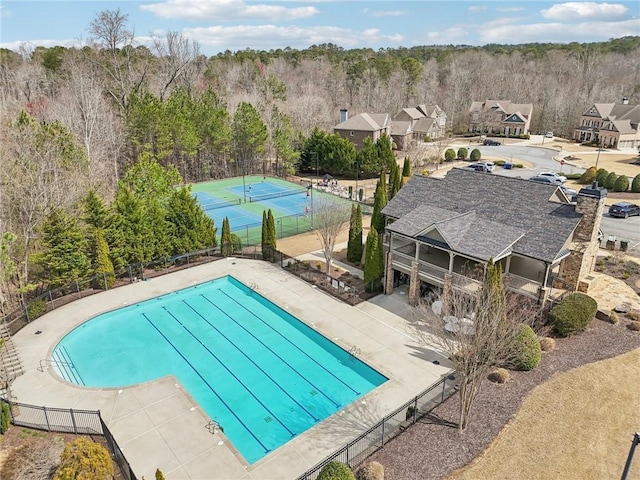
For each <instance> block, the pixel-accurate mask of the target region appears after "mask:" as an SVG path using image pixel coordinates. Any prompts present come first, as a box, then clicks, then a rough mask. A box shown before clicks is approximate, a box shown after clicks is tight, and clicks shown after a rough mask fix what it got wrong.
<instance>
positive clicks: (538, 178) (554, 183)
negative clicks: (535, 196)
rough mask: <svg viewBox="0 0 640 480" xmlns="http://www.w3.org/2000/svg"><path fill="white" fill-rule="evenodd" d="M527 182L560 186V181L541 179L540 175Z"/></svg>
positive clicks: (547, 178)
mask: <svg viewBox="0 0 640 480" xmlns="http://www.w3.org/2000/svg"><path fill="white" fill-rule="evenodd" d="M529 180H531V181H532V182H536V183H545V184H547V185H555V186H556V187H559V186H560V185H562V180H560V179H559V178H554V177H543V176H541V175H538V176H536V177H531V178H530V179H529Z"/></svg>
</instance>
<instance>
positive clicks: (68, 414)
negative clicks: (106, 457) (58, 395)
mask: <svg viewBox="0 0 640 480" xmlns="http://www.w3.org/2000/svg"><path fill="white" fill-rule="evenodd" d="M1 402H4V403H6V404H7V405H9V412H10V415H11V423H12V424H13V425H16V426H20V427H27V428H33V429H36V430H44V431H47V432H60V433H74V434H80V435H83V434H84V435H99V436H101V437H104V439H105V443H106V444H107V448H108V450H109V453H110V454H111V458H112V459H113V460H114V461H115V462H116V463H117V464H118V467H120V471H121V472H122V476H123V477H124V478H125V479H126V480H137V477H136V476H135V474H134V473H133V470H132V469H131V466H130V465H129V462H128V461H127V459H126V458H125V456H124V454H123V453H122V450H121V449H120V447H119V446H118V443H117V442H116V440H115V438H113V434H112V433H111V431H110V430H109V428H108V427H107V425H106V424H105V423H104V421H103V420H102V416H101V415H100V411H99V410H74V409H71V408H51V407H39V406H36V405H28V404H26V403H18V402H12V401H10V400H8V399H0V403H1Z"/></svg>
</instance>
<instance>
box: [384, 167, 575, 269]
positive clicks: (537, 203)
mask: <svg viewBox="0 0 640 480" xmlns="http://www.w3.org/2000/svg"><path fill="white" fill-rule="evenodd" d="M556 189H557V187H554V186H551V185H545V184H539V183H535V182H530V181H527V180H521V179H517V178H510V177H503V176H499V175H492V174H489V173H478V172H474V171H467V170H464V169H457V168H454V169H452V170H451V171H449V173H448V174H447V176H446V177H444V178H443V179H436V178H432V177H423V176H421V175H413V176H412V177H411V179H410V180H409V181H408V182H407V184H406V185H405V186H404V187H403V188H402V189H401V190H400V191H399V192H398V193H397V194H396V195H395V196H394V197H393V199H391V201H389V203H388V204H387V205H386V206H385V208H384V209H383V210H382V213H383V214H384V215H386V216H388V217H391V218H394V219H397V220H396V221H395V222H393V223H391V224H390V225H389V226H388V227H387V228H388V229H389V230H391V231H397V232H398V233H402V234H404V235H408V236H411V237H418V236H419V235H420V233H422V232H424V231H425V230H426V229H428V228H429V227H430V226H433V227H435V228H438V231H439V232H440V234H441V235H442V236H443V237H444V238H446V239H447V241H448V243H449V247H450V248H451V249H452V250H454V251H457V252H460V253H463V254H465V255H470V256H472V257H475V258H480V259H483V260H486V259H487V258H488V257H487V255H489V256H496V255H498V254H499V253H502V252H503V251H504V250H505V249H507V248H511V249H512V250H513V252H515V253H518V254H521V255H525V256H528V257H532V258H536V259H539V260H542V261H544V262H547V263H553V261H554V259H556V258H557V257H558V255H559V253H560V252H561V251H562V250H563V248H564V247H565V244H566V241H567V239H568V238H569V237H570V236H571V235H572V233H573V231H574V229H575V227H576V226H577V225H578V222H579V221H580V219H581V218H582V215H581V214H579V213H576V212H575V207H574V206H573V205H569V204H563V203H556V202H552V201H550V199H551V197H552V196H554V192H555V190H556ZM435 205H438V207H435ZM469 214H473V215H469ZM405 217H406V218H405ZM427 224H429V225H427ZM425 225H427V226H426V227H425ZM465 225H466V229H463V226H465ZM503 247H504V248H503Z"/></svg>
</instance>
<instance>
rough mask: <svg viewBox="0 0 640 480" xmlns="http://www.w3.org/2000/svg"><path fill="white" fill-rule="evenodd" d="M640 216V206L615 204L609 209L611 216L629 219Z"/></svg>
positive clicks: (623, 203)
mask: <svg viewBox="0 0 640 480" xmlns="http://www.w3.org/2000/svg"><path fill="white" fill-rule="evenodd" d="M634 215H640V205H636V204H635V203H629V202H620V203H614V204H613V205H611V206H610V207H609V216H611V217H620V218H627V217H633V216H634Z"/></svg>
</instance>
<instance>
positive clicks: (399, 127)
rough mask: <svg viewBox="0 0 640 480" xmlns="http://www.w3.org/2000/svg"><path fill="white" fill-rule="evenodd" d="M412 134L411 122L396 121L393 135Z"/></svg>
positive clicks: (392, 131)
mask: <svg viewBox="0 0 640 480" xmlns="http://www.w3.org/2000/svg"><path fill="white" fill-rule="evenodd" d="M410 133H411V122H410V121H408V120H407V121H403V120H394V121H393V123H392V124H391V135H409V134H410Z"/></svg>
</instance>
